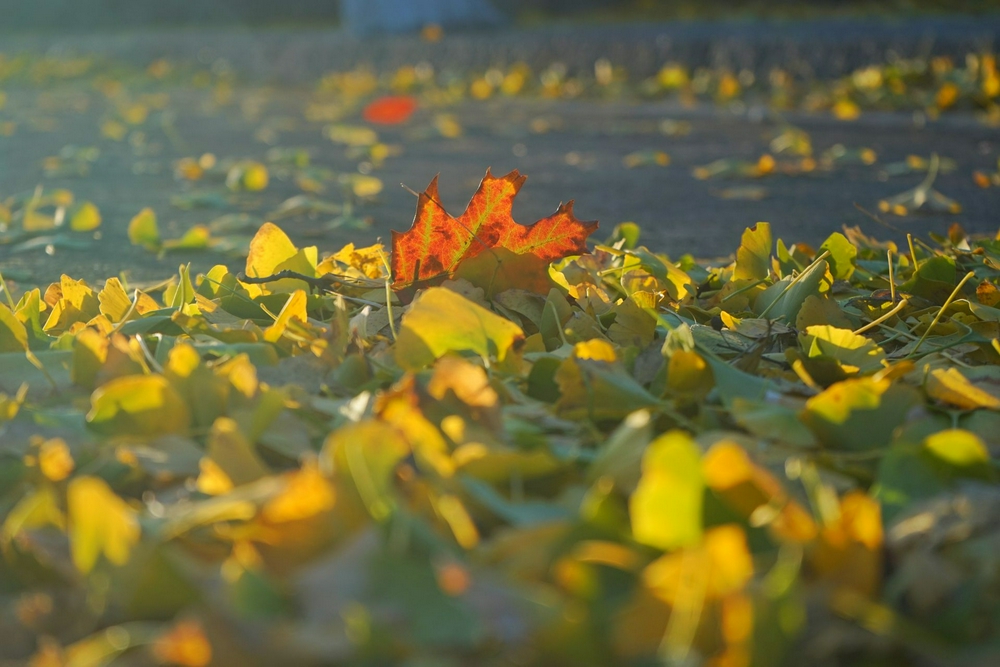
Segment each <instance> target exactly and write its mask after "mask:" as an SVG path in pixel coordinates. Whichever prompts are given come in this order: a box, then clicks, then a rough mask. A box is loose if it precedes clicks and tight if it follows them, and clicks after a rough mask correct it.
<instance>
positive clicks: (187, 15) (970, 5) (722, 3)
mask: <svg viewBox="0 0 1000 667" xmlns="http://www.w3.org/2000/svg"><path fill="white" fill-rule="evenodd" d="M401 1H405V2H407V3H411V2H426V3H433V2H435V0H401ZM491 1H492V3H493V4H494V5H495V6H496V7H497V8H498V9H500V10H501V11H502V12H503V13H505V14H506V15H507V16H509V17H511V18H512V19H513V20H515V21H517V22H519V23H527V24H531V23H535V22H539V21H551V20H559V19H566V18H568V19H572V20H584V21H586V20H593V21H605V20H626V21H628V20H671V19H699V18H709V19H718V18H753V17H764V18H810V17H822V16H830V15H833V16H838V15H843V16H857V15H912V14H926V13H938V12H948V13H951V14H954V13H971V14H978V13H988V12H989V13H992V12H997V11H1000V0H809V1H808V2H803V1H802V0H491ZM339 11H340V10H339V3H338V1H337V0H284V1H283V2H274V1H273V0H212V1H211V2H205V1H201V0H0V15H2V16H3V21H2V22H0V31H2V32H12V31H15V32H16V31H23V30H43V31H45V30H74V31H86V30H93V29H117V28H131V27H140V26H157V27H160V26H186V25H213V24H214V25H261V24H279V25H281V24H283V25H300V24H303V23H309V24H317V23H318V24H327V25H329V24H335V23H336V22H337V21H338V16H339Z"/></svg>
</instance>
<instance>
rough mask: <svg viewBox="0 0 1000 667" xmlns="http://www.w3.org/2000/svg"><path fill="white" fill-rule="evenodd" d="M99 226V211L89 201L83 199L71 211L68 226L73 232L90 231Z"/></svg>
mask: <svg viewBox="0 0 1000 667" xmlns="http://www.w3.org/2000/svg"><path fill="white" fill-rule="evenodd" d="M100 226H101V212H100V211H99V210H97V207H96V206H94V205H93V204H91V203H90V202H89V201H85V202H83V203H82V204H80V206H78V207H77V209H76V210H75V211H74V212H73V215H72V216H71V217H70V219H69V228H70V229H72V230H73V231H74V232H92V231H94V230H95V229H97V228H98V227H100Z"/></svg>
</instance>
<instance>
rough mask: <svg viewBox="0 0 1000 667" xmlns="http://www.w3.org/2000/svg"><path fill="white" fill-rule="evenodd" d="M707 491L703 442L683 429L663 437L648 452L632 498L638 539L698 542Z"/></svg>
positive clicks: (666, 544)
mask: <svg viewBox="0 0 1000 667" xmlns="http://www.w3.org/2000/svg"><path fill="white" fill-rule="evenodd" d="M703 494H704V481H703V480H702V475H701V455H700V453H699V452H698V448H697V446H696V445H695V444H694V442H693V441H692V440H691V439H690V438H689V437H688V436H687V435H685V434H684V433H681V432H679V431H674V432H671V433H667V434H666V435H663V436H660V437H659V438H657V439H656V440H654V441H653V442H652V443H651V444H650V445H649V447H648V448H647V449H646V453H645V454H644V455H643V457H642V478H641V479H640V480H639V485H638V486H637V487H636V490H635V492H634V493H633V494H632V498H631V500H630V501H629V514H630V516H631V517H632V534H633V535H634V536H635V539H636V540H637V541H639V542H642V543H643V544H648V545H650V546H654V547H657V548H659V549H664V550H670V549H677V548H679V547H690V546H694V545H696V544H697V543H698V542H699V541H700V540H701V535H702V496H703Z"/></svg>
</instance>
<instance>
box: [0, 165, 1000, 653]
mask: <svg viewBox="0 0 1000 667" xmlns="http://www.w3.org/2000/svg"><path fill="white" fill-rule="evenodd" d="M248 168H249V166H248ZM244 173H246V172H244ZM244 178H245V176H244ZM522 183H523V178H522V177H520V176H519V175H518V174H517V173H516V172H514V173H512V174H508V175H507V176H505V177H502V178H497V177H493V176H491V175H489V174H487V177H486V178H485V179H484V180H483V183H482V185H481V186H480V189H479V191H478V192H477V193H476V194H475V196H474V197H473V199H472V202H471V203H470V205H469V208H468V209H467V210H466V212H465V213H464V214H463V215H462V216H460V217H458V218H454V217H451V216H450V215H448V214H447V213H445V211H444V209H443V208H442V207H441V205H440V203H439V202H438V201H437V197H436V189H435V185H434V184H432V185H431V186H430V187H429V188H428V189H427V191H425V192H424V193H423V194H422V195H421V196H420V199H419V203H418V206H417V215H416V218H415V221H414V224H413V227H412V229H411V230H410V231H408V232H406V233H403V234H396V235H394V237H393V243H392V246H393V247H392V248H389V249H387V248H383V247H382V246H380V245H375V246H369V247H355V246H353V245H348V246H346V247H344V248H342V249H340V250H339V251H337V252H335V253H333V254H330V255H326V256H323V255H321V254H320V252H319V251H318V249H317V248H315V247H304V248H299V247H296V246H295V245H294V244H293V243H292V242H291V241H290V240H289V238H288V237H287V236H286V235H285V234H284V232H283V231H282V230H281V229H280V228H279V227H278V226H276V225H274V224H271V223H266V224H264V225H263V226H261V227H260V229H259V231H257V233H256V235H255V236H254V238H253V239H252V241H251V242H250V243H249V254H248V257H247V260H246V267H245V271H244V272H242V273H241V274H240V275H239V276H238V275H234V274H233V273H232V272H231V271H230V270H228V269H227V268H226V267H225V266H222V265H220V266H216V267H215V268H213V269H211V270H210V271H208V272H207V273H205V274H204V275H198V276H194V275H191V272H190V270H189V269H188V267H187V266H181V267H180V270H179V272H178V274H177V275H176V276H175V277H174V278H173V279H171V280H170V281H167V282H164V283H161V284H159V285H155V286H152V287H147V288H144V289H139V288H136V287H133V286H130V285H127V284H125V283H124V282H122V280H121V279H118V278H109V279H108V280H107V281H105V283H104V284H103V285H88V284H86V283H84V282H83V281H78V280H74V279H73V278H71V277H69V276H64V277H63V278H62V279H61V280H60V281H59V282H58V283H54V284H52V285H50V286H49V287H48V288H47V289H45V290H38V289H36V290H31V291H27V292H25V293H23V294H17V293H11V292H10V291H8V290H7V289H6V288H5V289H4V290H3V291H4V294H5V299H6V304H0V390H2V391H3V392H4V393H3V394H2V396H0V422H2V429H3V444H2V447H0V457H2V459H0V476H2V484H0V585H2V586H0V599H2V602H3V604H2V606H0V609H2V610H3V611H2V612H0V637H2V638H3V641H2V642H0V659H2V660H4V661H6V662H9V663H11V664H15V663H17V664H23V663H24V661H28V660H30V661H31V664H33V665H74V666H75V665H87V666H91V665H108V664H112V663H114V664H137V665H145V664H175V665H188V666H200V665H208V664H234V665H237V664H238V665H254V664H260V665H268V664H289V665H298V664H302V665H313V664H355V665H367V664H371V665H386V664H399V665H429V664H434V665H508V664H523V665H594V666H595V667H596V666H599V665H652V664H681V663H683V664H704V665H718V666H722V665H782V664H801V665H814V664H856V660H857V659H858V657H859V656H864V658H865V660H866V664H877V665H899V664H948V665H970V666H971V665H986V664H991V662H990V656H994V657H995V654H996V645H997V642H998V641H1000V634H998V633H1000V630H998V628H997V627H996V624H995V623H992V622H991V619H993V618H996V615H997V612H998V608H997V595H996V594H995V593H996V591H997V590H998V586H1000V578H998V572H1000V567H998V560H997V558H998V556H997V553H998V551H997V549H996V546H997V544H998V540H1000V521H998V518H997V517H998V516H1000V487H998V485H997V460H998V459H997V456H998V454H1000V412H998V411H1000V370H998V369H1000V288H998V280H1000V241H998V240H996V239H990V238H970V237H969V236H968V235H966V234H965V233H964V232H963V231H962V230H961V228H958V227H957V226H955V227H953V228H952V229H951V230H950V231H949V233H948V235H947V236H942V237H936V238H937V239H938V241H937V244H936V245H931V244H925V243H922V242H919V241H914V242H913V243H911V244H910V245H909V246H908V247H907V248H903V249H900V248H897V247H896V246H895V245H894V244H892V243H880V242H877V241H875V240H873V239H871V238H868V237H866V236H865V235H863V234H862V233H861V232H860V231H859V230H857V229H856V228H845V230H844V233H843V234H841V233H834V234H832V235H831V236H830V237H829V238H828V239H827V240H826V241H825V242H824V243H823V244H822V245H821V246H820V247H819V248H815V249H814V248H810V247H808V246H806V245H804V244H789V243H786V242H784V241H782V240H781V239H777V240H775V239H773V238H772V235H771V230H770V227H769V225H768V224H767V223H758V224H756V225H755V226H754V227H752V228H750V229H747V230H746V232H745V233H744V234H743V237H742V240H741V243H740V245H739V248H738V249H737V251H736V254H735V261H733V262H732V263H730V264H728V265H720V266H716V265H712V266H703V265H699V264H698V263H696V262H695V261H693V260H692V259H690V258H689V257H682V258H679V259H678V258H673V259H672V258H669V257H668V256H666V255H664V254H661V253H658V252H654V251H652V250H649V249H647V248H645V247H643V246H641V245H639V242H638V240H639V230H638V228H636V227H635V226H634V225H627V224H626V225H621V226H619V227H618V228H617V229H615V230H614V232H613V233H612V234H611V235H610V237H609V238H608V239H607V240H606V241H605V242H603V243H597V244H596V245H591V246H590V251H589V252H588V246H587V245H586V244H585V239H586V238H587V236H588V235H590V234H592V233H593V232H595V230H596V224H585V223H580V222H579V221H577V220H576V218H575V217H574V216H573V215H572V211H571V209H570V207H569V206H565V207H561V208H560V209H559V211H558V212H557V213H556V214H555V215H554V216H553V217H551V218H546V219H544V220H542V221H540V222H538V223H535V225H533V226H530V227H521V226H519V225H517V224H516V223H514V221H513V220H512V219H511V217H510V207H511V203H512V200H513V198H514V196H515V195H516V194H517V191H518V189H519V188H520V187H521V185H522ZM40 201H42V200H41V199H39V200H37V201H36V202H35V203H36V204H39V202H40ZM46 201H47V200H46ZM27 205H28V206H30V205H31V204H30V202H29V204H27ZM39 215H40V214H39ZM83 215H84V217H85V218H87V217H89V216H91V214H90V213H86V214H83ZM130 233H131V234H133V235H134V237H135V238H136V239H137V240H139V241H140V242H143V243H148V244H150V245H151V246H152V247H154V248H162V247H163V243H164V242H163V241H161V240H160V238H159V234H158V231H157V227H156V220H155V216H152V214H151V213H143V214H140V216H138V217H137V219H136V220H135V221H133V224H132V226H131V227H130ZM486 260H489V261H486ZM119 661H121V662H119Z"/></svg>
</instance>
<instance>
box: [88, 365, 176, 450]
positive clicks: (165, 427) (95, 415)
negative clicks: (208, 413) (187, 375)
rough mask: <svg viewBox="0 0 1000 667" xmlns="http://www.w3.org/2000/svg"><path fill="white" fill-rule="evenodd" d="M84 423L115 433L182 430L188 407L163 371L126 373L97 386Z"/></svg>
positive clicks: (156, 432)
mask: <svg viewBox="0 0 1000 667" xmlns="http://www.w3.org/2000/svg"><path fill="white" fill-rule="evenodd" d="M90 403H91V408H90V412H88V413H87V423H88V424H90V425H91V427H93V428H95V429H97V430H99V431H102V432H105V433H111V434H116V435H126V434H130V435H150V436H154V435H163V434H165V433H182V432H184V431H186V430H187V429H188V427H189V426H190V425H191V409H190V408H189V407H188V405H187V403H185V402H184V399H183V398H181V396H180V394H178V393H177V390H176V389H175V388H174V387H173V385H171V384H170V382H169V381H168V380H167V379H166V378H165V377H163V376H162V375H127V376H124V377H120V378H115V379H114V380H111V381H110V382H108V383H107V384H104V385H102V386H101V387H98V389H97V390H96V391H95V392H94V393H93V395H92V396H91V398H90Z"/></svg>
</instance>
